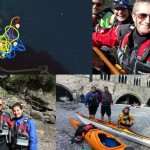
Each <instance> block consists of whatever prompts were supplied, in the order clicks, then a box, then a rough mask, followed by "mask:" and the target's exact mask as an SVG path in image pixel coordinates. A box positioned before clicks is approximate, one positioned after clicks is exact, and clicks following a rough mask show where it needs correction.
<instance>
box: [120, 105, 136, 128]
mask: <svg viewBox="0 0 150 150" xmlns="http://www.w3.org/2000/svg"><path fill="white" fill-rule="evenodd" d="M133 121H134V118H133V115H132V114H131V113H130V108H129V107H128V106H127V107H125V108H124V109H123V110H122V112H121V113H120V114H119V119H118V125H119V126H124V127H131V126H132V125H133Z"/></svg>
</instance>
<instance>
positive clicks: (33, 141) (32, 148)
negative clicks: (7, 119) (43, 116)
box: [14, 116, 37, 150]
mask: <svg viewBox="0 0 150 150" xmlns="http://www.w3.org/2000/svg"><path fill="white" fill-rule="evenodd" d="M25 118H26V117H25V116H23V117H22V118H21V119H19V120H14V123H15V126H16V127H18V126H19V125H20V124H21V123H22V122H23V121H24V120H25ZM27 132H28V134H29V150H37V136H36V126H35V123H34V122H33V120H32V119H28V122H27Z"/></svg>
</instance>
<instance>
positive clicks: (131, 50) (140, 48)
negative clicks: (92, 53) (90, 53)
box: [92, 0, 150, 74]
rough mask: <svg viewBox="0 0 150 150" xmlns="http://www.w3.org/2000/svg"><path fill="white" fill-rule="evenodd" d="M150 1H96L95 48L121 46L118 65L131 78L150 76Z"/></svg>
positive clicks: (93, 7)
mask: <svg viewBox="0 0 150 150" xmlns="http://www.w3.org/2000/svg"><path fill="white" fill-rule="evenodd" d="M149 8H150V0H136V1H135V3H134V4H133V5H132V4H131V3H130V2H129V0H114V1H113V4H112V6H110V8H109V9H108V8H106V7H105V3H104V1H103V0H92V14H93V16H92V21H93V29H92V30H93V35H92V41H93V46H94V47H98V48H101V47H102V46H107V47H114V46H115V47H116V46H117V49H118V50H117V54H116V57H117V63H118V64H119V65H120V66H121V67H122V69H124V70H126V73H127V74H145V73H150V9H149Z"/></svg>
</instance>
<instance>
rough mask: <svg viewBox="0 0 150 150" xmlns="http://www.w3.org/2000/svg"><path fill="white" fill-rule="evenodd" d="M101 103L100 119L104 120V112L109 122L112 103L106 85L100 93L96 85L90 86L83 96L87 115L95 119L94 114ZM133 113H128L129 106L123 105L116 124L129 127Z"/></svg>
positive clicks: (131, 123) (132, 119)
mask: <svg viewBox="0 0 150 150" xmlns="http://www.w3.org/2000/svg"><path fill="white" fill-rule="evenodd" d="M100 104H101V121H104V115H105V113H106V114H107V116H108V121H109V122H111V105H112V104H113V100H112V94H111V93H110V92H109V90H108V86H104V92H102V93H101V95H100V94H99V93H98V92H97V91H96V87H95V86H92V87H91V91H89V92H88V93H87V94H86V96H85V106H86V107H87V108H88V110H89V117H90V118H91V119H95V114H96V112H97V109H98V107H99V106H100ZM133 121H134V118H133V115H132V114H131V113H130V108H129V107H128V106H127V107H125V108H124V109H123V110H122V112H121V113H120V114H119V118H118V126H126V127H131V126H132V125H133Z"/></svg>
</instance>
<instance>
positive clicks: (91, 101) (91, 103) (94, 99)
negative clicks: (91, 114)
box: [88, 93, 99, 106]
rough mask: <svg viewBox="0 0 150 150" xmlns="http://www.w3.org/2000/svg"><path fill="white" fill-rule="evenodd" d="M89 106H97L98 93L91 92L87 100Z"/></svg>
mask: <svg viewBox="0 0 150 150" xmlns="http://www.w3.org/2000/svg"><path fill="white" fill-rule="evenodd" d="M88 105H89V106H98V105H99V100H98V93H95V94H93V93H91V96H90V98H89V101H88Z"/></svg>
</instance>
